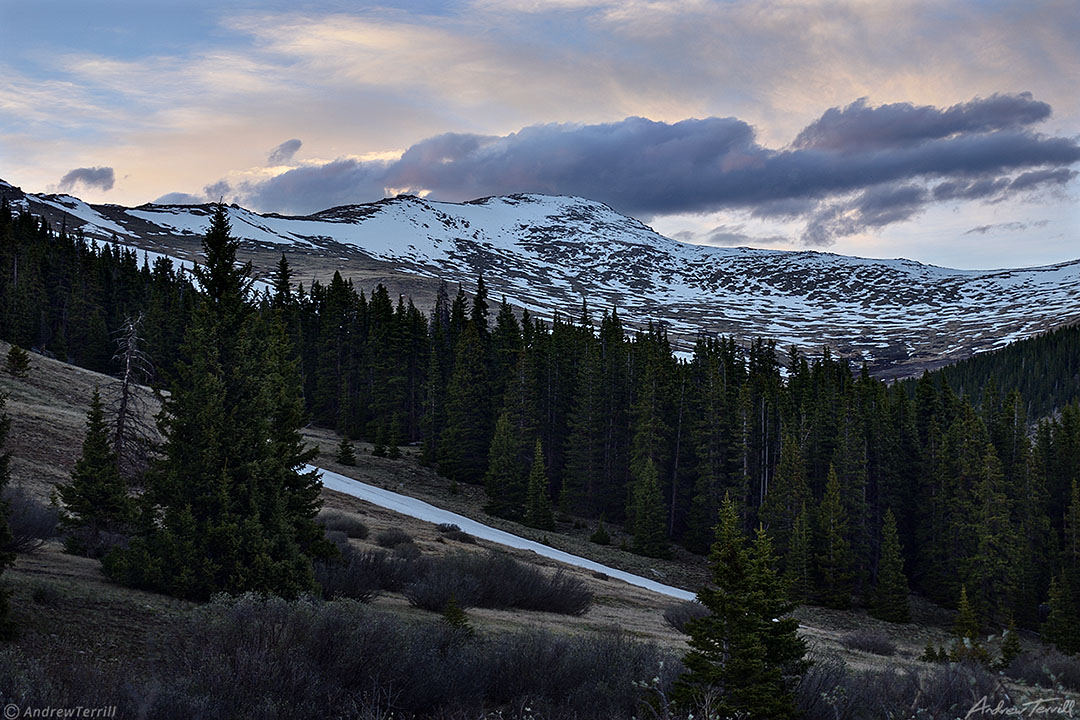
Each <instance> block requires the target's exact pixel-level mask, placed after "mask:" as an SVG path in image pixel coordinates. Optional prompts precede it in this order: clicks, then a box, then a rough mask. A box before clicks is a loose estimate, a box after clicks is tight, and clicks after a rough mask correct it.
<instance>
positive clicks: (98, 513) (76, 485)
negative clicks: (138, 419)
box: [56, 388, 132, 554]
mask: <svg viewBox="0 0 1080 720" xmlns="http://www.w3.org/2000/svg"><path fill="white" fill-rule="evenodd" d="M110 435H111V433H110V432H109V429H108V427H107V426H106V424H105V413H104V409H103V407H102V404H101V395H100V394H99V393H98V390H97V388H94V394H93V395H92V396H91V398H90V409H89V411H88V412H87V414H86V436H85V439H84V440H83V446H82V455H81V456H80V457H79V459H78V460H77V461H76V463H75V470H74V471H73V472H72V473H71V482H69V483H66V484H63V485H58V486H57V488H56V496H57V498H58V499H59V500H60V502H61V503H62V504H63V512H62V515H61V529H62V530H63V531H64V532H65V533H67V538H66V539H65V546H66V547H67V549H68V551H69V552H72V553H76V554H86V553H91V554H93V553H95V552H97V549H98V547H99V545H100V542H101V536H102V534H104V533H117V532H123V531H125V530H126V529H127V528H128V526H129V524H130V523H131V521H132V504H131V499H130V498H129V497H128V492H127V487H126V484H125V483H124V479H123V478H122V477H121V475H120V472H119V470H118V469H117V464H116V455H115V453H113V450H112V447H111V445H110V443H109V438H110Z"/></svg>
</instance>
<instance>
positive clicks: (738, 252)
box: [0, 181, 1080, 374]
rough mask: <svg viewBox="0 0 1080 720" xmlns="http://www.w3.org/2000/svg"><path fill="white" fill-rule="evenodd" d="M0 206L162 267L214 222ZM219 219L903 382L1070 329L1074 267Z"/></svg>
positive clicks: (592, 206)
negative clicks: (833, 361) (799, 353)
mask: <svg viewBox="0 0 1080 720" xmlns="http://www.w3.org/2000/svg"><path fill="white" fill-rule="evenodd" d="M0 195H3V196H6V197H8V199H9V203H11V205H12V208H13V209H15V210H18V209H26V210H29V211H30V212H33V213H34V214H42V215H44V216H46V217H47V218H49V219H50V221H52V222H54V223H59V222H66V223H67V225H68V227H69V228H78V229H80V230H81V231H82V232H83V234H84V235H85V236H86V237H88V238H93V239H96V240H103V241H113V240H114V239H115V241H116V242H118V243H120V244H124V245H129V246H134V247H139V248H142V249H146V250H150V251H154V252H159V253H163V254H171V253H172V252H175V251H178V250H179V249H184V250H185V251H186V252H187V253H188V254H189V255H190V253H191V252H192V250H193V249H194V241H195V240H196V239H197V238H199V237H200V235H201V233H202V231H203V229H204V228H205V226H206V224H207V222H208V215H209V212H210V208H211V205H209V204H206V205H157V204H154V203H146V204H143V205H140V206H138V207H134V208H126V207H124V206H121V205H89V204H87V203H85V202H83V201H82V200H80V199H78V198H76V197H74V196H70V195H46V194H38V195H35V194H27V193H23V192H22V191H21V190H19V189H18V188H15V187H13V186H11V185H10V184H8V183H3V182H2V181H0ZM229 215H230V220H231V222H232V225H233V232H234V234H235V235H236V236H238V237H240V238H241V239H242V240H243V241H244V244H245V245H246V246H248V247H249V248H252V249H254V248H261V249H263V250H273V251H275V252H277V251H284V252H302V253H304V254H305V255H307V256H308V257H309V258H312V257H315V258H319V267H325V268H326V270H327V271H330V268H331V267H335V268H336V267H341V268H348V267H350V266H352V265H355V264H358V263H359V264H363V263H364V262H374V263H378V264H381V265H383V266H386V267H389V268H392V269H393V270H395V271H398V272H401V273H404V274H407V275H415V276H419V277H424V278H430V279H445V280H449V281H458V282H465V283H466V284H469V283H472V282H474V281H475V278H476V276H477V275H478V274H479V273H480V272H483V273H484V276H485V281H486V282H487V284H488V286H489V289H490V291H491V294H492V296H493V297H496V298H497V297H499V296H500V295H503V294H505V295H506V296H507V298H508V299H509V300H510V301H511V302H512V303H514V304H516V305H518V306H521V307H527V308H529V309H530V310H531V311H533V312H537V313H539V314H541V315H547V316H550V314H551V313H552V312H554V311H556V310H557V311H559V312H563V313H568V312H573V313H575V315H576V313H577V312H580V308H581V304H582V301H583V299H585V301H587V302H588V304H589V305H590V306H591V307H592V308H594V309H596V308H601V307H613V306H617V307H619V308H620V312H621V313H622V314H623V315H624V317H626V318H628V319H629V320H631V321H635V322H637V323H645V322H648V321H657V322H660V323H663V324H665V325H666V327H667V328H668V330H669V332H671V333H672V334H673V335H674V336H676V337H681V338H683V339H684V340H685V343H684V344H686V343H688V342H689V341H690V340H692V338H693V337H694V336H695V335H697V334H699V333H706V334H720V333H722V334H730V335H735V336H737V337H738V338H740V339H744V340H745V339H748V338H749V337H751V336H768V337H773V338H775V339H777V340H778V342H779V343H780V344H781V345H784V346H786V345H789V344H794V345H798V346H801V347H803V348H804V349H811V348H815V347H818V348H819V347H820V346H822V345H828V346H830V347H832V348H833V349H834V350H835V351H836V352H839V353H841V354H843V355H846V356H849V357H851V358H853V359H855V360H859V359H862V360H866V361H867V362H869V363H870V364H871V365H872V366H874V367H875V369H876V370H878V371H881V372H890V373H897V374H905V373H908V371H911V372H915V371H917V370H918V369H920V368H922V367H926V366H932V365H934V364H940V363H942V362H947V361H949V360H952V359H960V358H963V357H968V356H970V355H971V354H973V353H976V352H981V351H984V350H988V349H992V348H995V347H1001V346H1003V345H1005V344H1007V343H1008V342H1010V341H1012V340H1017V339H1020V338H1024V337H1030V336H1032V335H1035V334H1038V333H1040V332H1043V331H1045V330H1049V329H1052V328H1055V327H1059V326H1061V325H1065V324H1071V323H1074V322H1077V321H1080V260H1072V261H1067V262H1062V263H1056V264H1052V265H1043V266H1035V267H1028V268H999V269H994V270H957V269H951V268H944V267H940V266H936V265H930V264H926V263H921V262H918V261H915V260H909V259H904V258H896V259H888V260H884V259H872V258H858V257H852V256H845V255H839V254H835V253H828V252H819V251H811V250H799V251H781V250H769V249H759V248H745V247H715V246H706V245H692V244H688V243H683V242H680V241H678V240H675V239H672V238H668V237H665V236H663V235H660V234H659V233H656V232H655V231H654V230H652V229H651V228H649V227H648V226H647V225H645V224H644V223H642V222H640V221H638V220H636V219H634V218H629V217H627V216H624V215H621V214H619V213H617V212H616V211H615V210H613V209H612V208H610V207H609V206H607V205H605V204H603V203H600V202H597V201H594V200H588V199H585V198H578V197H574V196H552V195H538V194H517V195H508V196H491V197H486V198H478V199H476V200H472V201H468V202H464V203H447V202H440V201H432V200H428V199H425V198H419V197H416V196H411V195H409V196H406V195H403V196H397V197H395V198H384V199H382V200H379V201H376V202H373V203H364V204H353V205H343V206H337V207H333V208H327V209H326V210H322V211H319V212H317V213H313V214H311V215H306V216H287V215H281V214H277V213H267V214H259V213H255V212H253V211H250V210H246V209H244V208H241V207H239V206H236V205H231V206H229ZM260 269H261V270H263V271H268V270H269V267H262V268H260Z"/></svg>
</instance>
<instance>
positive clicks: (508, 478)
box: [484, 413, 532, 518]
mask: <svg viewBox="0 0 1080 720" xmlns="http://www.w3.org/2000/svg"><path fill="white" fill-rule="evenodd" d="M519 444H520V443H519V441H518V438H517V434H516V433H515V432H514V428H513V427H512V426H511V424H510V416H509V415H508V414H507V413H503V414H502V415H500V416H499V419H498V421H497V422H496V423H495V435H494V436H493V437H492V438H491V449H490V450H489V452H488V469H487V473H486V474H485V475H484V489H485V490H486V491H487V497H488V502H487V505H485V506H484V510H485V511H486V512H489V513H491V514H492V515H498V516H499V517H506V518H519V517H521V513H522V512H523V511H524V510H525V502H526V494H527V492H531V491H532V488H531V486H527V485H526V482H525V478H524V473H523V472H522V468H521V466H520V464H519V462H518V458H519V455H520V447H519ZM530 482H531V477H530Z"/></svg>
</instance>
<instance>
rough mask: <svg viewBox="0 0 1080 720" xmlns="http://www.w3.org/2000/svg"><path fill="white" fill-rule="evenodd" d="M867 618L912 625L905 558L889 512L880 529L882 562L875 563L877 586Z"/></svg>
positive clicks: (886, 513) (891, 514)
mask: <svg viewBox="0 0 1080 720" xmlns="http://www.w3.org/2000/svg"><path fill="white" fill-rule="evenodd" d="M870 614H871V615H873V616H874V617H876V618H878V619H880V620H887V621H889V622H894V623H906V622H910V621H911V609H910V607H909V604H908V583H907V577H906V576H905V575H904V558H903V555H902V554H901V548H900V538H899V536H898V535H897V531H896V518H895V517H894V516H893V512H892V510H891V509H890V510H886V511H885V520H884V522H883V523H882V526H881V560H880V561H879V562H878V577H877V585H876V586H875V588H874V601H873V604H872V605H871V607H870Z"/></svg>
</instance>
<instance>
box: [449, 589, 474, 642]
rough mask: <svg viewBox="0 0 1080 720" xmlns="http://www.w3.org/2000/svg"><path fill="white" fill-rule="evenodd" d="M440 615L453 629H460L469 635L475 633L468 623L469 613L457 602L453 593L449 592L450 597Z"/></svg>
mask: <svg viewBox="0 0 1080 720" xmlns="http://www.w3.org/2000/svg"><path fill="white" fill-rule="evenodd" d="M442 616H443V621H445V622H446V624H447V625H449V626H450V627H451V628H453V629H454V630H458V631H461V632H463V633H465V634H466V635H468V636H470V637H471V636H472V635H474V634H475V633H476V631H475V630H474V629H473V626H472V625H471V624H470V623H469V615H468V614H467V613H466V612H465V610H464V609H463V608H462V607H461V605H459V604H458V601H457V597H456V596H455V594H454V593H450V599H449V600H448V601H447V602H446V607H445V608H443V612H442Z"/></svg>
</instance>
